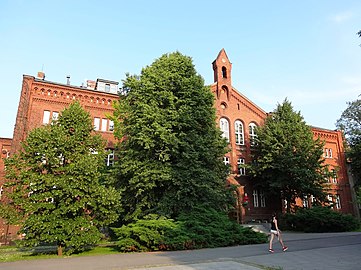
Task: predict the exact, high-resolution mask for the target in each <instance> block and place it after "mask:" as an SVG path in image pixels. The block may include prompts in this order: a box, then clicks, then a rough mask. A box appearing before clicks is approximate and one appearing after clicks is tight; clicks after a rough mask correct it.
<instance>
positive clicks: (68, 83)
mask: <svg viewBox="0 0 361 270" xmlns="http://www.w3.org/2000/svg"><path fill="white" fill-rule="evenodd" d="M66 84H67V85H70V75H68V76H66Z"/></svg>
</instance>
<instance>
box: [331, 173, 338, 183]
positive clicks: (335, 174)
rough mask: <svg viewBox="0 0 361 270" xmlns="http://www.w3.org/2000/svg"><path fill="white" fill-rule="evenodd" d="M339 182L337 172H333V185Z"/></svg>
mask: <svg viewBox="0 0 361 270" xmlns="http://www.w3.org/2000/svg"><path fill="white" fill-rule="evenodd" d="M337 182H338V181H337V172H336V170H332V183H334V184H336V183H337Z"/></svg>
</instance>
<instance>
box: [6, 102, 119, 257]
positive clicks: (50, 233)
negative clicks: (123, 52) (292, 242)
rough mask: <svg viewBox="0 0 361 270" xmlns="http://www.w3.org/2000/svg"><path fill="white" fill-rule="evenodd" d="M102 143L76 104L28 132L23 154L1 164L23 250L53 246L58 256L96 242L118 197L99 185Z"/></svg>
mask: <svg viewBox="0 0 361 270" xmlns="http://www.w3.org/2000/svg"><path fill="white" fill-rule="evenodd" d="M104 147H105V142H104V141H103V139H102V138H101V136H100V135H95V134H94V133H93V124H92V119H91V118H90V115H89V113H87V112H86V111H84V109H83V108H82V107H81V106H80V104H79V103H78V102H75V103H73V104H71V105H70V106H69V107H68V108H66V109H65V110H64V111H63V112H62V113H61V114H60V116H59V119H58V120H57V121H53V122H52V123H51V125H47V126H42V127H40V128H35V129H33V130H32V131H31V132H30V133H29V135H28V137H27V139H26V140H25V141H24V143H23V149H22V151H20V152H19V153H17V154H15V155H14V156H12V157H10V158H8V159H6V161H5V162H6V178H7V184H6V186H7V189H6V190H7V192H6V193H5V196H6V197H7V199H8V200H9V201H8V202H9V203H8V204H6V205H2V208H5V209H4V211H2V213H7V217H6V218H11V217H12V219H13V220H15V217H16V219H17V221H18V222H19V224H20V226H21V229H20V233H22V234H23V236H24V238H23V240H22V241H20V242H19V243H20V244H21V245H23V246H37V245H40V244H44V243H48V244H50V243H51V244H56V245H57V246H58V252H59V255H61V253H62V250H63V249H64V250H65V251H66V252H67V253H71V252H76V251H81V250H83V249H84V248H85V247H87V246H90V245H93V244H95V243H97V242H98V241H99V240H100V238H101V233H100V231H99V229H100V228H101V227H102V226H105V225H107V224H109V223H111V222H112V221H114V220H116V219H117V211H116V210H117V208H118V207H117V205H118V201H119V194H118V192H116V191H115V189H114V188H113V187H109V186H107V185H106V183H104V181H103V177H102V175H103V174H102V173H103V172H104V171H103V170H104V159H105V154H106V153H105V150H104Z"/></svg>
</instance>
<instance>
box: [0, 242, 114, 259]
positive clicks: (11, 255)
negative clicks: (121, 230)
mask: <svg viewBox="0 0 361 270" xmlns="http://www.w3.org/2000/svg"><path fill="white" fill-rule="evenodd" d="M117 253H119V251H118V250H116V249H115V248H114V247H113V246H107V245H104V246H97V247H95V248H93V249H91V250H87V251H84V252H82V253H79V254H72V255H70V256H69V255H64V256H62V257H80V256H96V255H108V254H117ZM54 258H59V257H58V255H57V254H56V247H37V248H33V249H29V248H28V249H25V248H17V247H14V246H10V247H9V246H5V247H0V262H14V261H20V260H39V259H54Z"/></svg>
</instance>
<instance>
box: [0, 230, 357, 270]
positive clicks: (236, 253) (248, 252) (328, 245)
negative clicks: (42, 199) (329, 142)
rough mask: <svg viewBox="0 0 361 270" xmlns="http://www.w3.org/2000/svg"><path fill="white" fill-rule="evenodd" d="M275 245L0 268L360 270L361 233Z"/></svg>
mask: <svg viewBox="0 0 361 270" xmlns="http://www.w3.org/2000/svg"><path fill="white" fill-rule="evenodd" d="M284 241H285V243H286V244H287V246H288V247H289V250H288V251H287V252H282V250H281V246H280V245H279V244H278V243H274V250H275V253H273V254H270V253H268V245H267V244H260V245H247V246H236V247H226V248H215V249H201V250H192V251H175V252H152V253H133V254H116V255H104V256H91V257H73V258H61V259H47V260H34V261H18V262H10V263H0V269H1V270H25V269H26V270H48V269H66V270H78V269H79V270H123V269H137V270H213V269H214V270H218V269H219V270H259V269H269V268H267V267H273V268H274V269H277V270H278V269H279V270H281V269H282V270H300V269H307V270H323V269H327V270H336V269H337V270H346V269H347V270H355V269H361V256H360V250H361V233H358V232H354V233H327V234H304V233H284Z"/></svg>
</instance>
